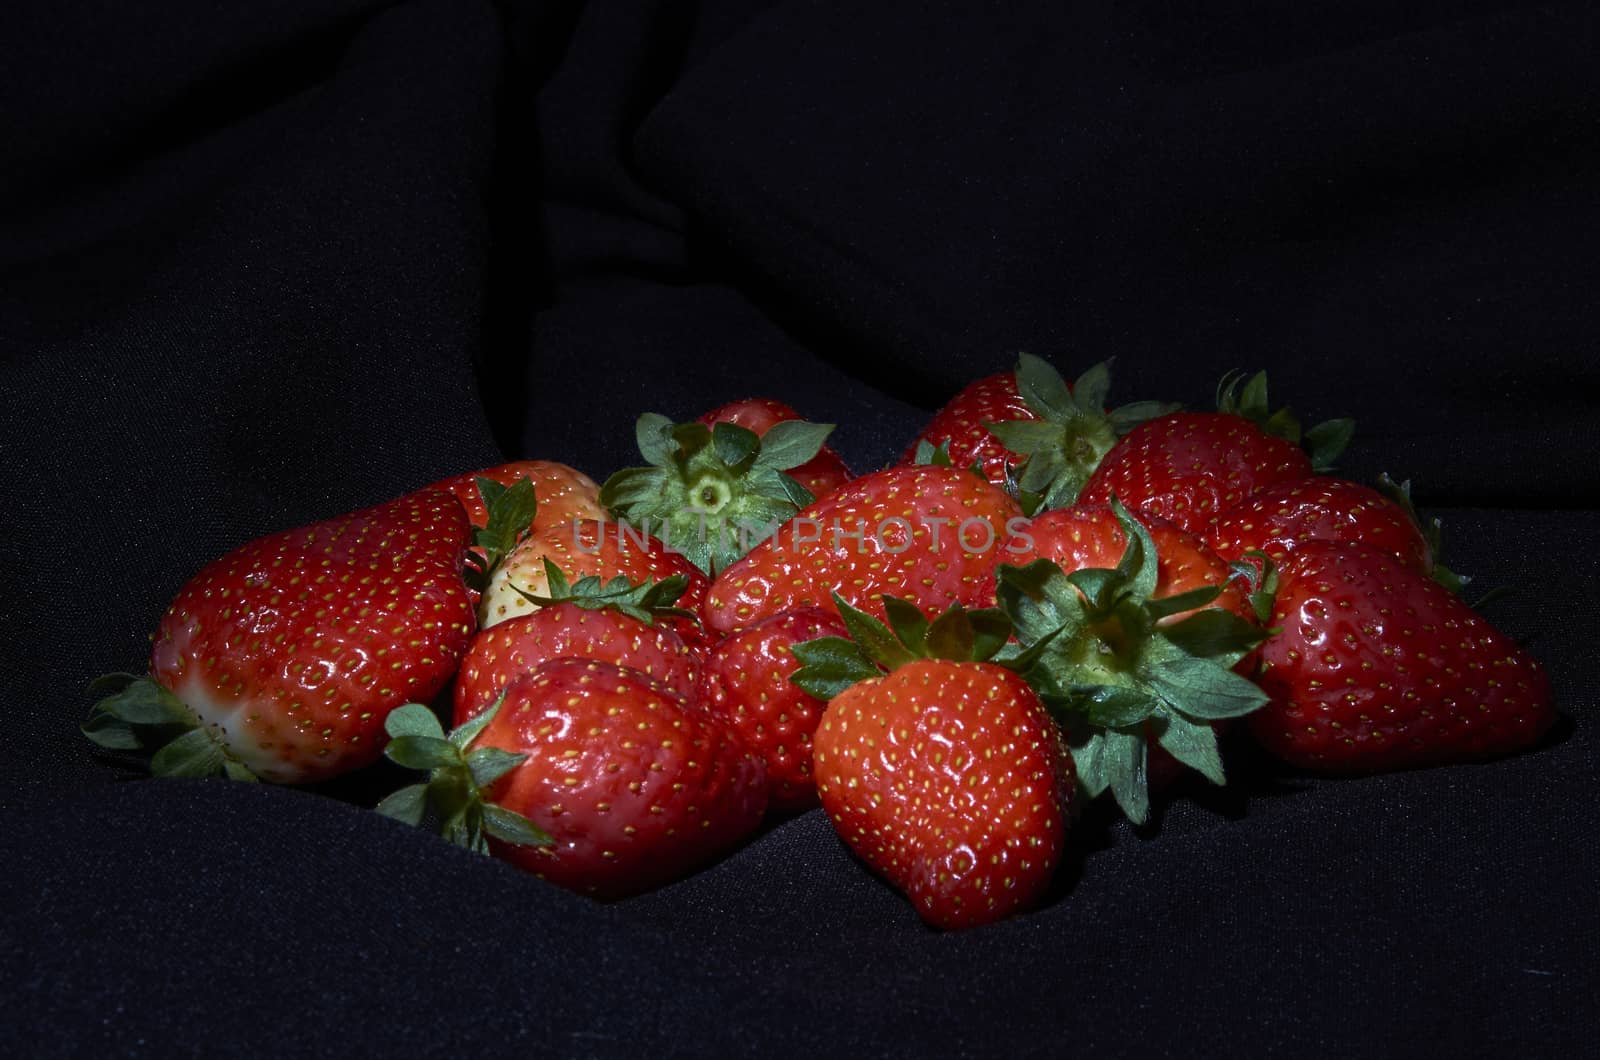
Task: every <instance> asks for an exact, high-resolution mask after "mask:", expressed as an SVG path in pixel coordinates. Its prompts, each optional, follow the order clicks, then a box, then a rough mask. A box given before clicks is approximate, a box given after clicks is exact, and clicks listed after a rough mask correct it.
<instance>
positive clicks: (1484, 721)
mask: <svg viewBox="0 0 1600 1060" xmlns="http://www.w3.org/2000/svg"><path fill="white" fill-rule="evenodd" d="M1271 624H1272V626H1273V627H1274V628H1276V629H1277V630H1279V632H1278V633H1276V634H1275V635H1274V636H1273V637H1272V639H1271V640H1269V641H1267V643H1266V644H1265V645H1264V646H1263V647H1262V649H1261V655H1262V665H1261V673H1260V677H1259V683H1260V685H1261V687H1262V688H1263V689H1264V690H1265V691H1266V692H1267V693H1268V694H1269V695H1270V696H1271V697H1272V702H1271V703H1270V704H1269V705H1268V706H1267V707H1266V708H1265V709H1263V710H1261V711H1260V712H1259V713H1257V714H1256V715H1255V716H1254V717H1252V718H1251V719H1250V728H1251V731H1252V732H1253V733H1254V734H1255V736H1256V739H1257V740H1259V741H1260V742H1261V744H1262V745H1263V746H1265V747H1266V748H1267V749H1268V750H1269V751H1271V752H1272V753H1273V754H1274V755H1276V756H1277V757H1279V758H1281V759H1283V760H1284V761H1286V762H1289V763H1291V764H1293V765H1297V766H1301V767H1304V768H1307V769H1314V770H1319V771H1323V772H1329V773H1352V772H1372V771H1376V770H1386V769H1402V768H1407V767H1411V766H1425V765H1432V764H1436V763H1442V762H1456V761H1464V760H1471V759H1479V758H1486V757H1490V756H1492V755H1498V754H1504V753H1507V752H1511V751H1517V750H1521V749H1523V748H1525V747H1528V746H1530V745H1532V744H1533V743H1535V742H1536V741H1537V740H1538V739H1539V737H1540V736H1542V735H1543V734H1544V732H1545V731H1546V730H1547V729H1548V728H1549V727H1550V725H1551V724H1552V723H1553V722H1554V720H1555V711H1554V708H1553V706H1552V704H1551V693H1550V681H1549V678H1548V677H1547V676H1546V675H1545V672H1544V669H1543V667H1541V666H1540V665H1539V663H1538V661H1537V660H1535V659H1534V658H1533V656H1531V655H1529V654H1528V653H1527V652H1526V651H1524V650H1523V649H1522V648H1520V647H1518V646H1517V644H1516V643H1515V642H1513V641H1512V640H1511V639H1510V638H1508V637H1506V636H1505V635H1504V634H1503V633H1501V632H1499V631H1498V630H1496V629H1495V628H1494V627H1493V626H1491V625H1490V624H1489V623H1488V622H1487V621H1486V620H1484V618H1483V617H1482V616H1481V615H1479V614H1478V613H1477V612H1475V611H1473V610H1472V609H1471V608H1469V607H1468V606H1467V605H1466V604H1464V603H1462V602H1461V600H1460V599H1459V598H1458V597H1457V596H1455V595H1454V594H1453V593H1451V592H1450V591H1449V590H1447V589H1445V588H1444V587H1443V586H1441V585H1439V584H1438V583H1437V582H1435V581H1433V580H1432V579H1430V578H1428V577H1427V576H1426V575H1424V574H1421V573H1419V572H1418V571H1416V570H1415V569H1413V568H1412V567H1410V566H1408V565H1407V564H1406V563H1404V562H1403V561H1402V560H1400V559H1399V558H1398V557H1396V556H1395V555H1394V554H1393V553H1390V552H1386V551H1384V550H1382V549H1379V548H1374V547H1372V546H1371V545H1365V544H1360V543H1354V542H1331V541H1311V542H1307V543H1305V544H1303V545H1302V546H1300V547H1299V548H1297V549H1296V550H1295V551H1294V552H1293V553H1292V554H1291V555H1290V556H1289V558H1288V559H1287V560H1286V562H1285V563H1284V566H1283V569H1282V570H1281V571H1280V572H1279V583H1278V595H1277V602H1276V604H1275V605H1274V607H1273V612H1272V622H1271Z"/></svg>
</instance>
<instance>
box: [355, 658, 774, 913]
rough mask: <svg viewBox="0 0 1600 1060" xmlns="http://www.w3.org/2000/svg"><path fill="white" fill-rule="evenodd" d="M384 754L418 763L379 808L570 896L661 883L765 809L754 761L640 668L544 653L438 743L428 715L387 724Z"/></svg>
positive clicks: (719, 849) (725, 843) (708, 854)
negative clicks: (494, 701)
mask: <svg viewBox="0 0 1600 1060" xmlns="http://www.w3.org/2000/svg"><path fill="white" fill-rule="evenodd" d="M389 731H390V735H391V736H392V737H393V740H392V741H391V743H390V746H389V750H388V754H389V757H390V758H392V759H394V760H395V761H396V762H398V763H400V764H401V765H405V766H410V767H412V768H417V769H427V770H429V771H430V773H431V776H430V779H429V781H428V782H427V783H426V784H419V785H416V786H414V787H410V788H404V789H402V790H401V791H398V792H396V793H395V794H394V795H391V796H390V797H389V798H387V799H385V800H384V802H383V803H382V804H380V806H379V810H380V811H381V812H383V813H385V814H387V815H389V816H392V817H396V818H399V819H401V820H405V821H408V822H410V823H412V824H420V823H422V822H423V821H424V820H425V819H426V818H427V816H428V813H429V811H430V809H431V811H432V812H433V814H434V816H435V817H436V818H437V819H438V821H439V823H440V825H441V827H442V830H443V832H444V833H445V835H446V836H447V837H449V838H451V839H452V840H454V841H456V842H459V843H461V844H462V845H464V846H468V847H472V848H475V849H480V850H482V849H487V850H488V851H489V852H490V853H492V854H493V855H494V856H496V857H498V858H500V859H502V860H504V861H507V862H510V863H511V864H513V865H516V866H518V867H519V868H522V869H526V870H527V871H529V872H531V873H533V874H534V875H536V876H539V877H541V878H543V879H546V880H549V881H550V882H551V883H555V884H558V885H560V886H562V887H566V888H568V889H570V890H573V891H578V892H580V893H582V894H588V895H592V896H594V897H597V898H619V897H623V896H626V895H629V894H635V893H638V892H640V891H645V890H649V889H650V888H652V887H656V886H659V885H661V884H664V883H667V882H670V881H671V880H674V879H677V878H679V877H680V876H682V875H684V874H685V873H687V872H689V871H691V870H693V869H695V868H698V867H699V866H700V865H702V864H704V863H705V862H707V861H709V860H711V859H712V858H714V857H716V856H717V855H718V854H721V853H723V852H724V851H726V850H728V849H729V848H730V847H732V846H733V845H734V844H735V843H737V842H739V840H741V839H743V838H744V837H745V836H747V835H748V834H750V833H751V832H752V831H753V830H754V829H755V827H756V825H757V824H759V823H760V821H761V817H762V815H763V814H764V812H765V810H766V778H765V775H764V772H763V769H762V765H761V760H760V759H759V758H757V757H756V756H755V755H754V754H752V753H751V752H750V751H749V750H747V749H746V748H745V747H744V746H743V744H742V743H741V742H740V741H739V740H738V738H737V737H735V736H733V735H732V734H731V733H729V732H728V731H727V730H726V729H725V728H724V727H723V725H722V724H721V723H720V722H718V721H716V720H714V719H712V718H710V717H709V716H707V715H706V714H704V713H703V712H701V711H698V710H695V709H693V708H691V707H689V706H687V705H686V704H684V703H683V701H682V700H680V699H678V697H677V696H676V695H674V694H673V693H671V692H670V691H668V690H666V689H664V688H662V687H661V686H660V685H658V684H657V683H656V682H654V681H652V680H651V679H650V678H648V677H646V676H645V675H643V674H640V673H638V672H637V671H634V670H629V669H627V668H626V667H620V666H614V665H612V664H610V663H605V662H599V661H596V660H591V659H556V660H553V661H551V662H547V663H545V664H544V665H542V666H540V667H539V668H538V669H536V670H534V671H533V672H532V673H528V674H524V675H523V676H521V677H519V678H517V679H516V680H514V681H512V682H511V684H510V685H508V686H507V687H506V689H505V692H504V697H503V698H502V699H501V700H500V702H499V704H498V706H496V707H494V708H492V709H491V710H489V711H486V712H485V713H483V714H481V715H479V716H478V717H477V718H476V719H474V720H473V721H472V722H469V723H468V724H467V725H466V726H463V727H461V728H459V729H457V730H456V731H455V732H454V733H452V734H451V735H450V736H449V737H448V738H446V737H444V736H443V734H442V733H441V732H440V731H439V723H438V721H437V720H436V719H435V718H434V717H433V715H432V714H431V713H429V712H428V711H427V710H426V709H424V708H421V707H416V708H410V707H408V708H405V710H404V711H400V712H396V714H395V715H394V716H392V717H391V718H390V728H389Z"/></svg>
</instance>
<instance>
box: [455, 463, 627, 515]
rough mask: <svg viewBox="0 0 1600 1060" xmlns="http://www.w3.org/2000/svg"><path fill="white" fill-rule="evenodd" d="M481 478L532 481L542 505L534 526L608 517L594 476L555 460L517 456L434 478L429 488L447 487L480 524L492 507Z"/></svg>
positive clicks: (503, 482)
mask: <svg viewBox="0 0 1600 1060" xmlns="http://www.w3.org/2000/svg"><path fill="white" fill-rule="evenodd" d="M480 478H486V479H488V480H489V481H491V482H496V483H499V484H500V485H502V486H508V487H509V486H514V485H516V484H517V483H518V482H519V481H522V480H524V479H526V480H527V481H529V482H531V483H533V490H534V494H535V495H536V496H537V497H538V499H539V506H538V511H537V512H536V513H535V515H534V517H533V519H532V520H531V522H530V524H529V529H531V530H543V529H545V528H546V527H551V526H557V525H559V524H562V523H570V522H572V521H573V520H574V519H604V518H605V517H606V510H605V509H604V508H602V507H601V506H600V499H599V497H600V487H599V486H598V485H596V484H595V482H594V480H593V479H591V478H590V477H589V476H588V475H585V474H584V473H583V472H581V471H579V470H577V469H576V468H571V467H568V466H567V465H566V464H558V463H556V462H555V461H553V460H514V461H512V462H511V463H509V464H499V465H497V466H495V467H489V468H484V469H483V470H482V471H471V472H468V473H467V474H464V475H456V476H454V477H453V478H447V479H445V480H443V481H442V482H435V483H434V484H433V485H432V486H430V487H429V489H445V490H449V491H450V492H451V493H453V494H455V497H456V500H458V501H460V502H461V507H463V508H465V509H466V512H467V521H468V522H470V523H471V524H472V525H473V526H476V527H480V528H481V527H483V526H484V525H485V524H486V523H487V522H488V519H489V511H488V507H487V506H486V505H485V504H484V502H483V496H482V494H481V493H480V492H479V489H478V479H480Z"/></svg>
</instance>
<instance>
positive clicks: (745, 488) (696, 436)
mask: <svg viewBox="0 0 1600 1060" xmlns="http://www.w3.org/2000/svg"><path fill="white" fill-rule="evenodd" d="M832 430H833V425H832V424H816V423H807V422H806V421H804V420H783V421H781V422H778V423H774V424H772V425H771V426H770V427H768V428H767V431H766V433H765V434H757V433H756V432H755V431H752V430H747V429H746V428H744V427H741V426H738V425H737V424H734V423H730V422H727V421H722V422H718V423H716V424H714V425H712V426H709V427H708V426H707V425H705V424H704V423H680V424H674V423H673V422H672V421H671V420H669V419H667V418H666V417H665V416H658V415H656V414H655V413H646V414H645V415H643V416H640V417H639V420H638V423H637V424H635V428H634V435H635V438H636V439H637V441H638V444H639V453H640V455H642V456H643V457H644V459H645V462H646V464H647V466H645V467H630V468H624V469H623V470H621V471H618V472H617V473H616V474H614V475H612V476H611V477H610V478H608V479H606V482H605V485H604V486H602V487H601V488H600V502H601V503H602V504H604V505H605V506H606V507H607V508H609V509H611V510H612V511H613V512H614V513H615V515H616V517H617V518H618V519H619V520H621V521H623V522H625V523H628V524H630V525H632V526H635V527H639V528H641V529H643V530H646V531H648V532H650V533H653V534H655V535H656V536H657V537H659V538H661V540H662V541H665V542H666V543H667V544H668V545H669V546H670V547H671V548H672V549H673V550H674V551H676V552H679V553H682V554H683V555H684V556H686V557H688V559H689V561H690V562H692V563H693V564H694V565H695V566H697V567H699V568H700V569H701V570H702V571H705V572H706V573H707V574H716V573H717V572H718V571H720V570H722V569H723V568H724V567H726V566H727V565H728V564H730V563H732V562H733V561H734V560H736V559H738V558H739V557H740V556H742V555H744V554H745V552H747V551H748V550H749V549H750V547H751V546H752V545H753V544H755V543H756V542H757V541H760V540H762V539H763V538H765V537H766V536H768V535H770V534H771V533H772V532H773V531H774V530H776V529H777V527H778V526H779V525H781V524H782V523H783V521H784V520H786V519H788V518H789V517H790V516H792V515H794V514H795V513H796V512H798V511H799V510H800V509H801V508H802V507H804V506H805V505H807V504H810V503H811V502H812V501H813V500H815V499H816V498H815V497H814V496H813V495H812V493H811V491H810V490H808V489H807V488H806V487H805V486H803V485H801V484H800V483H799V482H798V481H796V480H795V479H794V478H793V477H792V476H791V475H790V474H788V472H791V471H795V470H798V469H799V468H801V467H804V466H805V465H806V464H808V463H809V462H810V461H811V460H813V459H815V458H816V456H817V454H818V453H819V452H820V451H821V447H822V443H823V441H824V440H825V439H826V438H827V437H828V434H829V432H831V431H832Z"/></svg>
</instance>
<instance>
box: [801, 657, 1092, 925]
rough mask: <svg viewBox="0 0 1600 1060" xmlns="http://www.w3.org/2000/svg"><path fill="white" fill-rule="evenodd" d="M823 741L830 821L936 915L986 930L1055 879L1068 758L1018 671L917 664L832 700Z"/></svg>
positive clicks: (936, 920)
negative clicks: (980, 926)
mask: <svg viewBox="0 0 1600 1060" xmlns="http://www.w3.org/2000/svg"><path fill="white" fill-rule="evenodd" d="M815 742H816V750H815V760H816V777H817V792H818V795H819V796H820V797H821V800H822V807H823V809H824V810H825V811H826V812H827V814H828V816H829V818H831V819H832V821H833V824H834V827H835V828H836V829H837V830H838V832H839V835H840V836H841V837H842V838H843V839H844V841H845V842H846V843H848V844H849V846H850V848H851V849H852V850H854V851H855V852H856V854H857V855H858V856H859V857H860V858H861V859H862V860H863V861H865V862H866V863H867V864H868V865H869V866H870V867H871V868H872V869H873V871H875V872H877V873H878V874H879V875H881V876H883V877H885V878H886V879H887V880H889V882H890V883H892V884H894V885H895V886H896V887H898V888H899V889H900V890H902V891H904V892H905V894H906V895H907V897H909V898H910V899H911V902H912V904H913V905H914V906H916V909H917V912H918V913H919V914H920V915H921V916H922V918H923V919H924V920H926V921H927V922H928V923H930V924H933V925H934V926H936V927H941V928H965V927H973V926H976V925H978V924H986V923H989V922H991V921H994V920H998V919H1000V918H1001V917H1004V916H1006V915H1008V914H1010V913H1013V912H1015V911H1017V910H1019V909H1022V908H1025V907H1027V906H1029V905H1032V904H1033V903H1035V902H1036V901H1038V899H1039V898H1040V897H1041V896H1042V894H1043V893H1044V891H1045V889H1046V888H1047V887H1048V886H1049V884H1050V880H1051V877H1052V876H1053V875H1054V873H1055V869H1056V865H1057V863H1058V862H1059V861H1060V858H1061V851H1062V848H1063V846H1064V843H1065V837H1066V814H1067V808H1068V805H1069V803H1070V800H1071V797H1072V760H1071V758H1070V757H1069V756H1068V754H1067V752H1066V748H1065V747H1064V746H1063V744H1062V742H1061V737H1060V734H1059V733H1058V732H1057V730H1056V727H1055V724H1054V723H1053V722H1052V721H1051V720H1050V715H1049V714H1048V713H1046V711H1045V709H1044V705H1043V704H1042V703H1040V701H1039V697H1038V696H1037V695H1035V694H1034V691H1033V689H1031V688H1029V687H1028V685H1027V683H1026V682H1025V681H1023V679H1022V678H1020V677H1018V676H1017V675H1016V674H1014V673H1012V672H1011V671H1010V670H1007V669H1005V668H1004V667H1001V666H997V665H994V664H992V663H983V662H955V661H952V660H947V659H918V660H914V661H912V662H908V663H906V664H904V665H903V666H900V667H899V668H898V669H896V670H895V671H894V672H892V673H890V674H888V675H887V676H883V677H874V678H869V679H867V680H864V681H861V682H859V683H857V684H854V685H852V686H851V687H849V688H848V689H846V690H845V691H844V692H842V693H840V694H839V695H838V696H836V697H835V698H834V699H833V701H832V702H831V703H829V704H828V709H827V711H826V712H825V713H824V714H823V716H822V722H821V724H820V725H819V726H818V728H817V733H816V737H815Z"/></svg>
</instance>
